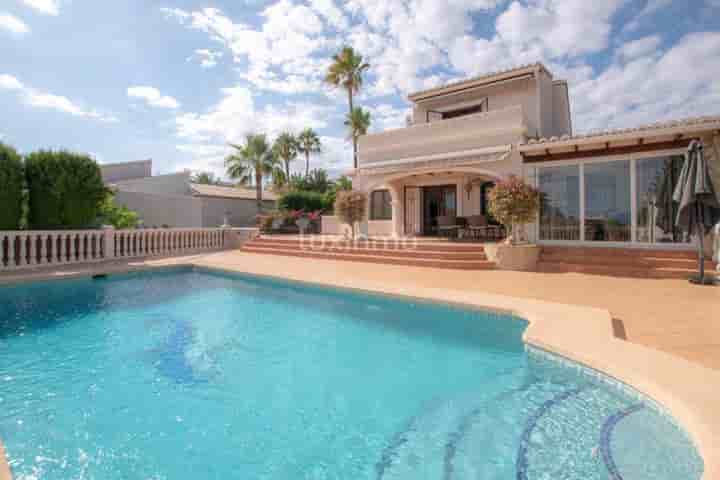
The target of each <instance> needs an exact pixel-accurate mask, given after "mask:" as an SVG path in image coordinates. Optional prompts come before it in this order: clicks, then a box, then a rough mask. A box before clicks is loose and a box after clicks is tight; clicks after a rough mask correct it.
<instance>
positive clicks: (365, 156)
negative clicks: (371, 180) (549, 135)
mask: <svg viewBox="0 0 720 480" xmlns="http://www.w3.org/2000/svg"><path fill="white" fill-rule="evenodd" d="M526 131H527V122H526V119H525V113H524V111H523V108H522V107H521V106H519V105H518V106H516V107H509V108H505V109H502V110H493V111H489V112H483V113H477V114H474V115H468V116H465V117H458V118H452V119H448V120H438V121H434V122H430V123H420V124H416V125H412V126H409V127H406V128H398V129H395V130H387V131H384V132H380V133H373V134H369V135H364V136H362V137H360V142H359V166H360V167H370V166H372V165H373V164H375V163H378V162H387V161H393V160H404V159H410V158H415V157H422V156H428V155H438V154H444V153H453V152H463V151H472V150H474V149H481V148H486V147H493V146H497V145H508V144H512V143H515V142H518V141H519V140H521V138H522V136H523V135H524V134H525V133H526Z"/></svg>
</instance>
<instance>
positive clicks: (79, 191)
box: [25, 150, 107, 229]
mask: <svg viewBox="0 0 720 480" xmlns="http://www.w3.org/2000/svg"><path fill="white" fill-rule="evenodd" d="M25 177H26V180H27V185H28V191H29V197H28V208H29V211H28V223H29V226H30V228H33V229H45V228H81V227H87V226H89V225H92V224H93V223H94V222H95V220H96V218H97V216H98V212H99V209H100V204H101V203H102V201H103V200H104V199H105V195H106V193H107V190H106V188H105V185H104V184H103V181H102V177H101V175H100V167H98V165H97V163H96V162H95V161H94V160H93V159H91V158H90V157H88V156H87V155H80V154H76V153H71V152H66V151H59V152H54V151H49V150H40V151H38V152H34V153H31V154H30V155H28V156H27V158H26V160H25Z"/></svg>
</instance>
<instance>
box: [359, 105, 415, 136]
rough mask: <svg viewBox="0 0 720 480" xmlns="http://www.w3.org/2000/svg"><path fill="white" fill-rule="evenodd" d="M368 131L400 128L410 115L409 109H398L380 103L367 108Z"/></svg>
mask: <svg viewBox="0 0 720 480" xmlns="http://www.w3.org/2000/svg"><path fill="white" fill-rule="evenodd" d="M368 110H369V111H370V131H372V132H377V131H383V130H389V129H392V128H401V127H404V126H405V125H406V119H407V117H408V116H409V115H410V109H409V108H398V107H396V106H394V105H391V104H389V103H381V104H379V105H376V106H374V107H369V108H368Z"/></svg>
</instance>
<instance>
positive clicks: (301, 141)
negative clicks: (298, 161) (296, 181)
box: [297, 128, 322, 177]
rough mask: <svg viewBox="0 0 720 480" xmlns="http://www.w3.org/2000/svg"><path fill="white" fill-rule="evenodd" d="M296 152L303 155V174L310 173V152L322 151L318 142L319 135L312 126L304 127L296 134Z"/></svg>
mask: <svg viewBox="0 0 720 480" xmlns="http://www.w3.org/2000/svg"><path fill="white" fill-rule="evenodd" d="M297 140H298V152H300V153H302V154H304V155H305V176H306V177H307V176H308V175H309V174H310V154H311V153H320V152H321V151H322V145H321V144H320V137H318V134H317V133H315V130H313V129H312V128H306V129H305V130H303V131H302V132H300V135H298V138H297Z"/></svg>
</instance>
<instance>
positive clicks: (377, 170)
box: [355, 145, 512, 175]
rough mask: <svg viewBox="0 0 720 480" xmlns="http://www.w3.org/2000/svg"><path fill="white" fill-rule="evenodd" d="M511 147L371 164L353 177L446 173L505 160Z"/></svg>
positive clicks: (503, 146)
mask: <svg viewBox="0 0 720 480" xmlns="http://www.w3.org/2000/svg"><path fill="white" fill-rule="evenodd" d="M511 151H512V145H500V146H497V147H487V148H478V149H474V150H463V151H459V152H448V153H438V154H434V155H423V156H418V157H410V158H402V159H398V160H388V161H383V162H373V163H371V164H366V165H364V166H362V167H361V168H359V169H358V170H357V171H356V172H355V175H380V174H382V175H385V174H393V173H413V171H419V172H420V171H422V172H425V171H428V170H437V171H446V170H448V169H452V168H459V167H473V166H477V165H482V164H486V163H493V162H500V161H503V160H505V159H507V158H508V157H509V156H510V153H511Z"/></svg>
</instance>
